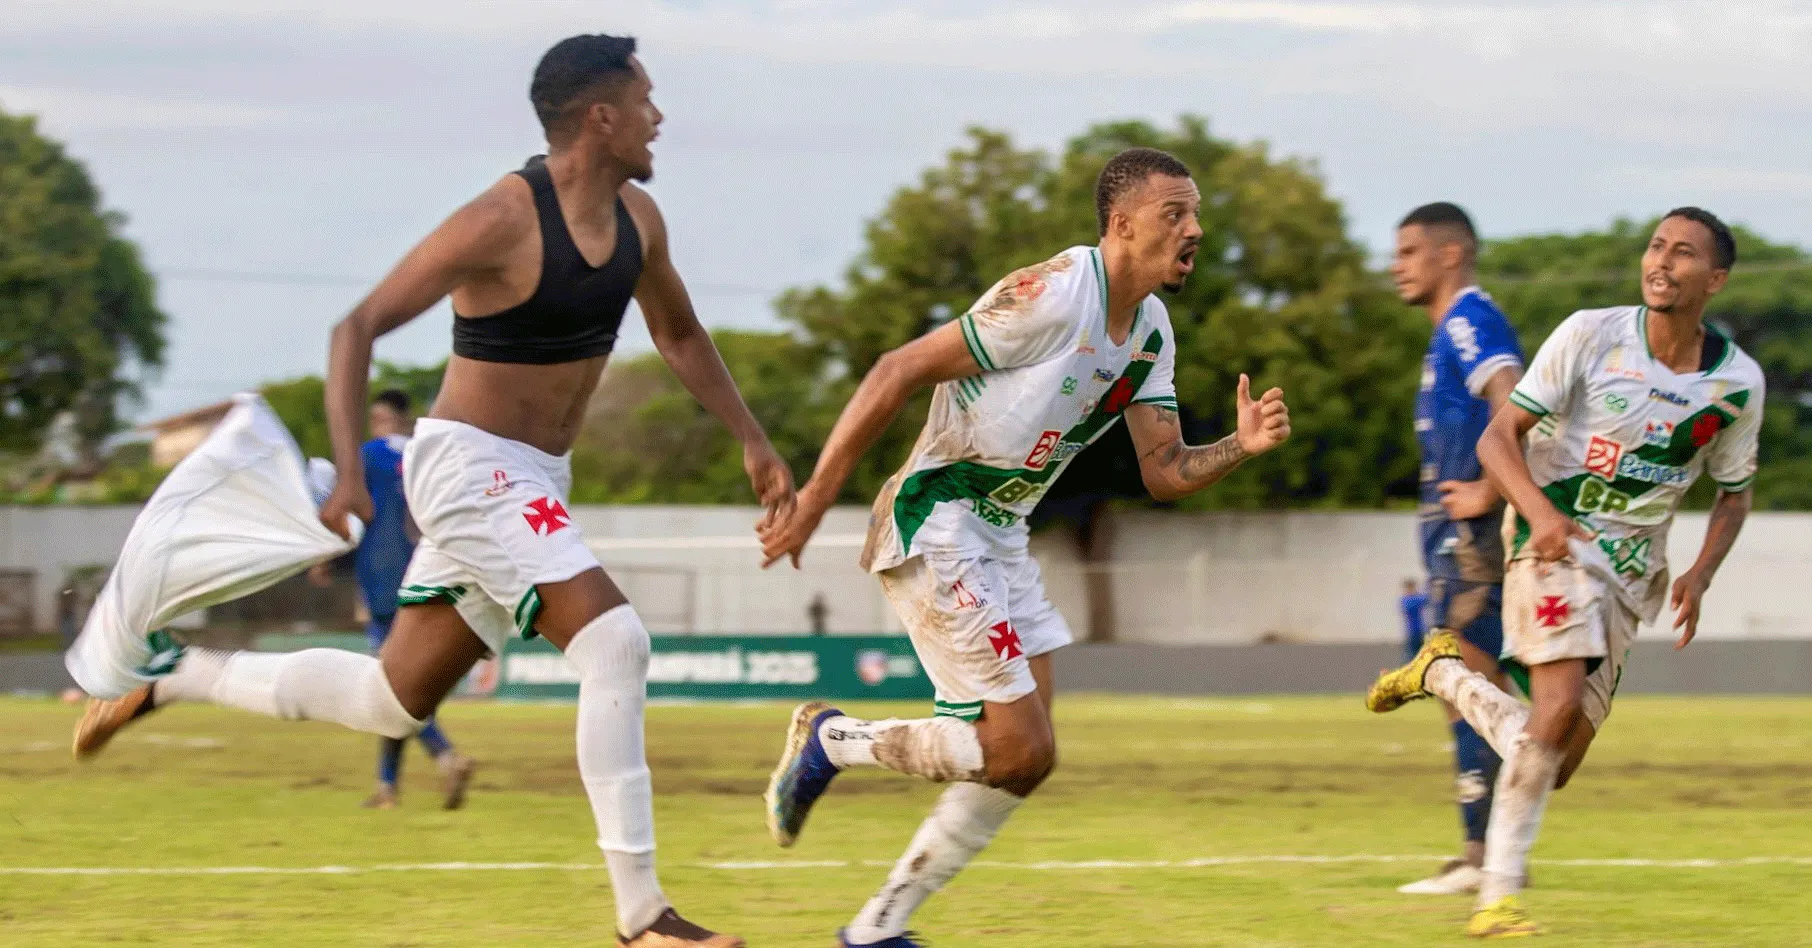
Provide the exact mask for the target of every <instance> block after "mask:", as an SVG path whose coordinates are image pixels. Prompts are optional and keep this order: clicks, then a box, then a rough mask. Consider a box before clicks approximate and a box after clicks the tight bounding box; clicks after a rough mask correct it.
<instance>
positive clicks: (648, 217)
mask: <svg viewBox="0 0 1812 948" xmlns="http://www.w3.org/2000/svg"><path fill="white" fill-rule="evenodd" d="M617 195H618V196H619V197H621V198H622V199H623V206H624V207H626V208H628V209H629V216H630V218H632V219H633V220H634V221H635V226H636V230H637V231H639V232H640V233H641V235H642V255H643V256H644V257H650V256H653V255H655V254H656V253H662V254H664V253H666V250H667V220H666V218H664V217H662V216H661V208H660V205H658V204H656V203H655V202H654V195H652V194H649V193H648V192H647V191H645V190H643V189H642V188H641V187H639V186H638V185H636V183H635V182H633V181H625V182H623V188H622V190H620V191H618V192H617Z"/></svg>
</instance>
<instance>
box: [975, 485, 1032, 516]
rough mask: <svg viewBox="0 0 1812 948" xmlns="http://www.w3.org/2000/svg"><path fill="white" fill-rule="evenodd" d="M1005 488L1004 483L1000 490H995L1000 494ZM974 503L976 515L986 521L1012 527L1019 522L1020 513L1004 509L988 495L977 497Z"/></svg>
mask: <svg viewBox="0 0 1812 948" xmlns="http://www.w3.org/2000/svg"><path fill="white" fill-rule="evenodd" d="M1013 480H1014V481H1017V482H1018V483H1021V484H1024V483H1025V482H1024V481H1021V480H1019V478H1014V479H1013ZM1005 489H1006V485H1004V484H1003V485H1002V486H1001V488H1000V489H999V490H996V491H995V493H996V494H998V493H1000V491H1001V490H1005ZM974 503H975V515H976V516H977V517H980V518H981V519H982V522H984V523H989V524H992V525H994V526H996V527H1010V526H1012V525H1014V524H1016V523H1018V522H1019V515H1018V514H1016V513H1014V512H1013V511H1011V510H1002V509H1001V508H1000V505H999V504H996V503H994V502H993V501H991V500H989V499H988V498H986V497H977V498H975V501H974Z"/></svg>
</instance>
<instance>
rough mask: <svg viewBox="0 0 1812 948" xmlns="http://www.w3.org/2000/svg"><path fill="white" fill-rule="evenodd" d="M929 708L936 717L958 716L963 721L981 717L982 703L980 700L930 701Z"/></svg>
mask: <svg viewBox="0 0 1812 948" xmlns="http://www.w3.org/2000/svg"><path fill="white" fill-rule="evenodd" d="M931 708H932V713H933V714H935V715H937V716H938V717H941V718H960V719H962V720H964V721H973V720H975V719H976V718H979V717H981V713H982V703H981V702H980V701H961V702H951V701H933V702H931Z"/></svg>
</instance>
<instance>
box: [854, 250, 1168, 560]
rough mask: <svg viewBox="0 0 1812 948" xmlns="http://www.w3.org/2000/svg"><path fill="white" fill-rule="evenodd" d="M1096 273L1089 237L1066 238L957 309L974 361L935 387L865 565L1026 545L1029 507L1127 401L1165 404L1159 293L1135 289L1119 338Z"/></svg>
mask: <svg viewBox="0 0 1812 948" xmlns="http://www.w3.org/2000/svg"><path fill="white" fill-rule="evenodd" d="M1106 274H1107V271H1106V269H1105V267H1104V266H1103V265H1102V261H1101V254H1100V251H1099V250H1097V249H1096V248H1093V247H1071V248H1070V249H1068V250H1065V251H1064V252H1063V253H1060V254H1058V255H1057V256H1055V257H1052V258H1051V259H1049V260H1046V261H1045V262H1043V263H1040V264H1037V265H1034V266H1030V267H1026V268H1025V269H1022V270H1018V271H1015V272H1014V273H1012V274H1010V275H1009V276H1007V278H1006V279H1004V280H1001V281H1000V282H999V283H996V284H995V285H994V287H993V289H990V290H989V291H988V292H987V293H985V294H983V295H982V297H981V299H980V300H978V301H976V303H975V306H974V307H972V308H971V309H970V310H969V312H968V313H965V314H964V315H963V316H962V317H960V319H959V322H960V323H961V326H962V331H963V338H964V339H965V340H966V341H967V342H968V344H969V351H970V354H971V355H973V356H974V357H975V361H976V363H977V364H979V365H980V366H981V367H982V371H981V373H980V374H978V375H973V376H970V377H968V378H963V379H957V380H955V381H951V382H945V383H943V384H941V385H939V386H938V387H937V390H936V391H935V392H934V393H933V395H932V399H931V412H930V415H929V417H927V418H926V420H925V428H924V430H923V431H921V432H920V433H919V439H918V443H917V444H915V445H914V446H913V449H912V454H911V455H910V456H909V457H908V458H907V459H906V464H905V466H903V467H901V468H900V470H899V471H898V472H897V473H895V474H894V476H893V477H892V478H890V479H889V480H888V482H887V485H886V486H885V487H883V488H882V490H881V494H880V496H879V497H877V498H876V499H875V505H874V514H873V517H872V519H871V521H870V525H869V531H868V543H867V546H866V548H865V549H864V550H863V553H862V564H863V566H864V567H865V568H867V569H870V570H873V571H877V572H878V571H880V570H884V569H889V568H892V567H894V566H897V565H899V564H900V563H903V562H905V561H906V560H908V559H910V558H911V557H913V556H917V555H919V554H921V553H934V554H938V555H950V556H982V555H989V554H990V553H992V552H994V551H1008V550H1023V549H1024V548H1025V544H1026V527H1025V518H1026V515H1027V514H1029V513H1031V512H1032V508H1033V507H1035V506H1037V504H1038V500H1039V498H1041V497H1043V496H1044V493H1045V491H1046V490H1047V489H1048V488H1049V487H1050V485H1051V484H1052V483H1054V482H1055V481H1056V480H1057V477H1058V475H1059V474H1061V473H1062V472H1063V469H1064V468H1065V467H1067V466H1069V463H1070V460H1071V459H1072V458H1074V457H1075V456H1076V453H1077V452H1079V451H1081V450H1082V449H1083V448H1084V447H1086V446H1088V445H1089V444H1090V443H1092V442H1093V441H1094V440H1095V439H1096V438H1098V437H1100V436H1101V433H1102V432H1104V431H1106V430H1107V429H1108V428H1109V427H1110V426H1112V425H1113V423H1114V422H1115V421H1117V420H1119V418H1120V414H1121V412H1123V411H1124V410H1125V409H1126V406H1127V405H1130V404H1134V403H1143V404H1155V405H1163V406H1165V407H1168V408H1172V409H1174V408H1175V407H1176V383H1175V373H1176V369H1175V366H1176V342H1175V340H1174V339H1173V338H1172V336H1171V331H1170V317H1169V314H1168V313H1167V312H1166V311H1165V309H1164V304H1163V303H1160V302H1159V301H1158V300H1157V299H1156V298H1155V297H1149V296H1148V297H1146V298H1145V299H1144V300H1143V301H1142V302H1141V303H1140V305H1139V311H1138V315H1137V317H1136V318H1135V319H1134V321H1133V325H1132V331H1131V332H1130V333H1128V334H1127V336H1126V338H1125V340H1124V341H1123V342H1121V343H1120V344H1118V345H1116V344H1115V343H1114V341H1113V340H1112V339H1110V338H1109V337H1108V333H1107V275H1106Z"/></svg>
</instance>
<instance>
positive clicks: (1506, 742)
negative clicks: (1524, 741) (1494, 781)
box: [1422, 659, 1529, 760]
mask: <svg viewBox="0 0 1812 948" xmlns="http://www.w3.org/2000/svg"><path fill="white" fill-rule="evenodd" d="M1422 684H1423V685H1424V686H1425V687H1426V688H1427V689H1428V690H1429V692H1431V693H1432V694H1434V695H1435V696H1436V697H1439V698H1443V699H1445V700H1446V701H1447V703H1448V704H1451V705H1453V706H1454V708H1455V709H1456V710H1458V711H1459V712H1460V717H1463V718H1465V719H1466V723H1468V724H1471V725H1472V729H1473V730H1475V731H1477V732H1479V736H1480V737H1483V738H1484V739H1485V741H1486V742H1487V743H1489V744H1490V745H1491V749H1492V750H1494V751H1497V756H1499V757H1502V758H1504V759H1505V760H1509V759H1510V748H1511V746H1512V745H1513V744H1515V743H1516V738H1517V735H1519V734H1521V733H1522V732H1523V725H1525V724H1527V723H1529V706H1528V705H1526V704H1523V703H1522V702H1521V701H1518V700H1516V699H1515V698H1512V697H1511V696H1510V695H1508V694H1506V693H1505V692H1504V689H1502V688H1499V687H1498V686H1497V685H1494V684H1492V683H1491V679H1489V678H1486V677H1485V676H1484V675H1481V674H1479V673H1478V672H1475V671H1473V670H1472V669H1470V668H1467V667H1466V663H1465V662H1462V661H1457V660H1451V659H1443V660H1441V661H1438V662H1435V663H1434V664H1432V665H1429V666H1428V675H1427V677H1426V678H1424V679H1423V680H1422Z"/></svg>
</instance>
